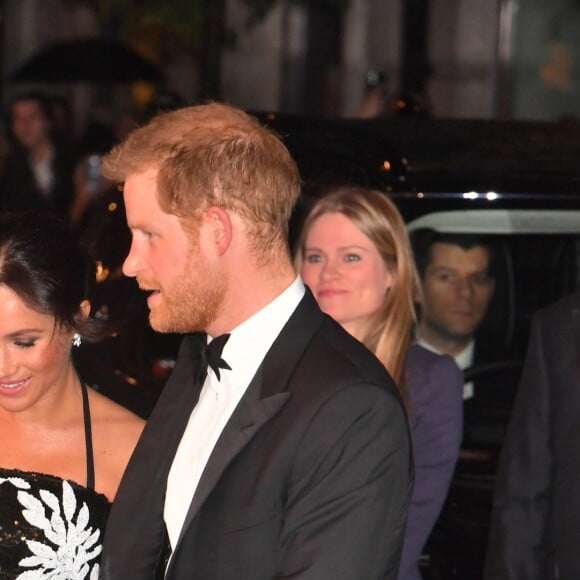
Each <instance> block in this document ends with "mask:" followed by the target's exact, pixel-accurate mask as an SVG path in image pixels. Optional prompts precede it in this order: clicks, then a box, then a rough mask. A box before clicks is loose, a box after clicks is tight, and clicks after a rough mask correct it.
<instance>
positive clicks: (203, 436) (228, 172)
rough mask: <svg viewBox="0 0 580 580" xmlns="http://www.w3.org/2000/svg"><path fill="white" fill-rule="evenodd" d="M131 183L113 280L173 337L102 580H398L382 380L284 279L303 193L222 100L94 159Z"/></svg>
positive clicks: (278, 155) (388, 388)
mask: <svg viewBox="0 0 580 580" xmlns="http://www.w3.org/2000/svg"><path fill="white" fill-rule="evenodd" d="M103 168H104V173H105V175H106V176H108V177H109V178H110V179H112V180H113V181H114V182H117V183H124V187H123V189H124V194H123V196H124V201H125V210H126V214H127V222H128V225H129V228H130V229H131V232H132V243H131V248H130V250H129V254H128V256H127V258H126V260H125V262H124V265H123V271H124V273H125V274H126V275H127V276H130V277H135V278H136V279H137V281H138V283H139V285H140V287H141V288H142V289H143V290H145V291H146V292H147V293H148V297H147V304H148V307H149V310H150V313H149V321H150V323H151V325H152V327H153V328H154V329H155V330H157V331H159V332H176V333H180V334H184V335H185V336H184V338H183V341H182V345H181V349H180V353H179V355H178V359H177V362H176V365H175V368H174V370H173V373H172V374H171V377H170V378H169V381H168V383H167V384H166V385H165V387H164V389H163V392H162V393H161V396H160V398H159V400H158V402H157V405H156V407H155V409H154V410H153V412H152V414H151V416H150V417H149V420H148V422H147V426H146V427H145V430H144V431H143V436H142V437H141V440H140V442H139V444H138V445H137V449H136V450H135V453H134V454H133V457H132V459H131V461H130V464H129V466H128V468H127V471H126V473H125V476H124V478H123V482H122V484H121V487H120V489H119V493H118V495H117V499H116V501H115V504H114V505H113V508H112V511H111V517H110V519H109V524H108V526H107V532H106V536H105V543H104V548H103V566H102V578H103V580H118V579H121V578H122V579H123V580H142V579H143V578H154V577H156V576H158V577H165V578H168V579H170V580H172V579H180V580H181V579H184V578H188V579H192V580H197V579H199V580H208V579H211V580H231V579H233V578H240V579H241V578H244V579H252V580H262V579H263V580H266V579H270V578H301V579H303V580H307V579H311V580H315V579H316V580H318V579H321V578H332V579H333V580H341V579H344V580H347V579H349V580H350V579H354V578H357V579H358V578H365V579H367V580H373V579H376V580H378V579H394V578H396V574H397V569H398V566H399V558H400V551H401V545H402V540H403V530H404V526H405V520H406V512H407V504H408V498H409V493H410V488H411V465H410V461H411V458H410V443H409V436H408V426H407V421H406V416H405V411H404V408H403V404H402V401H401V398H400V396H399V393H398V392H397V389H396V388H395V386H394V384H393V383H392V380H391V378H390V377H389V375H388V373H387V372H386V371H385V369H384V368H383V367H382V366H381V365H380V364H379V363H378V361H376V360H375V358H374V357H373V356H372V355H371V354H370V353H369V352H368V351H367V350H366V349H365V348H364V347H363V346H362V345H360V344H359V343H358V342H357V341H356V340H354V339H353V338H352V337H351V336H349V335H348V334H347V333H346V332H344V330H343V329H342V328H340V326H339V325H337V324H336V323H334V321H332V320H330V319H329V318H328V317H326V316H324V315H323V313H322V312H321V311H320V309H319V308H318V306H317V305H316V302H315V300H314V299H313V298H312V296H311V294H310V293H309V292H307V291H306V290H305V288H304V285H303V283H302V281H301V279H300V278H299V277H298V276H297V275H296V272H295V271H294V268H293V265H292V261H291V258H290V253H289V249H288V242H287V235H288V220H289V218H290V214H291V212H292V209H293V206H294V204H295V202H296V200H297V198H298V195H299V192H300V176H299V173H298V169H297V167H296V164H295V162H294V160H293V159H292V158H291V156H290V154H289V152H288V150H287V149H286V147H285V146H284V145H283V143H282V141H281V140H280V139H279V138H278V137H277V136H275V135H274V134H273V133H271V132H270V131H269V130H268V129H266V128H265V127H263V126H261V125H260V124H259V123H258V122H257V121H256V120H255V119H253V118H252V117H250V116H248V115H247V114H245V113H244V112H243V111H241V110H239V109H236V108H234V107H230V106H228V105H224V104H220V103H210V104H206V105H200V106H194V107H187V108H183V109H178V110H176V111H171V112H167V113H163V114H160V115H158V116H156V117H154V118H153V119H152V120H151V121H150V122H149V123H148V124H146V125H144V126H143V127H141V128H139V129H137V130H136V131H134V132H133V133H131V134H130V135H129V136H128V137H127V139H126V140H125V141H124V142H123V143H121V144H120V145H119V146H117V147H116V148H114V149H113V151H112V152H110V153H109V154H108V155H107V156H106V157H105V159H104V163H103Z"/></svg>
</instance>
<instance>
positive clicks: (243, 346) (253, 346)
mask: <svg viewBox="0 0 580 580" xmlns="http://www.w3.org/2000/svg"><path fill="white" fill-rule="evenodd" d="M304 292H305V287H304V283H303V282H302V279H301V278H300V276H297V277H296V279H295V280H294V282H292V284H290V286H288V288H286V289H285V290H284V291H283V292H282V293H281V294H280V295H278V296H277V297H276V298H274V300H272V302H270V303H269V304H267V305H266V306H264V308H262V309H261V310H259V311H258V312H256V313H255V314H254V315H253V316H251V317H250V318H248V319H247V320H245V321H244V322H242V323H241V324H240V325H239V326H237V327H236V328H234V329H233V330H232V331H231V332H230V338H229V340H228V342H227V343H226V344H225V346H224V350H223V353H222V357H223V359H224V360H225V361H227V363H228V364H229V365H230V366H231V367H232V370H224V371H220V372H223V373H226V376H230V377H233V378H234V380H235V382H236V383H237V384H240V385H245V386H247V385H248V384H249V382H250V380H251V379H252V377H253V376H254V374H255V373H256V371H257V370H258V367H259V366H260V364H261V362H262V360H263V359H264V357H265V356H266V354H267V352H268V350H270V347H271V346H272V344H273V343H274V341H275V340H276V338H277V337H278V335H279V334H280V332H281V330H282V328H283V327H284V325H285V324H286V322H287V321H288V319H289V318H290V316H291V315H292V313H293V312H294V310H295V309H296V307H297V306H298V304H299V302H300V300H302V297H303V296H304Z"/></svg>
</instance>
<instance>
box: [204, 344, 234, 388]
mask: <svg viewBox="0 0 580 580" xmlns="http://www.w3.org/2000/svg"><path fill="white" fill-rule="evenodd" d="M229 338H230V335H229V334H222V335H220V336H216V338H214V339H213V340H212V341H211V342H210V343H209V344H207V343H206V338H205V336H203V335H202V336H201V337H200V342H201V349H200V355H201V362H200V366H201V369H200V371H201V377H202V381H203V380H204V379H205V376H206V374H207V369H208V367H209V368H211V369H212V370H213V372H214V373H215V376H216V377H217V380H218V381H219V380H220V378H221V377H220V369H228V370H232V367H231V366H230V365H229V364H228V363H227V362H226V361H225V360H224V359H223V358H222V351H223V349H224V346H225V344H226V342H227V341H228V339H229Z"/></svg>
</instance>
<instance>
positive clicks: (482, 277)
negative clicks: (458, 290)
mask: <svg viewBox="0 0 580 580" xmlns="http://www.w3.org/2000/svg"><path fill="white" fill-rule="evenodd" d="M471 282H472V283H473V284H475V285H476V286H488V285H489V284H490V282H491V278H490V277H489V276H488V275H487V274H478V275H477V276H473V277H472V278H471Z"/></svg>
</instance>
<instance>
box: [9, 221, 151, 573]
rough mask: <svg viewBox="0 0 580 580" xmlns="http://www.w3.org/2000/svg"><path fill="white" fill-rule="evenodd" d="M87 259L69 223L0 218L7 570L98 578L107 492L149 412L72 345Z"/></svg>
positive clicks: (96, 329)
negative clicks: (85, 365)
mask: <svg viewBox="0 0 580 580" xmlns="http://www.w3.org/2000/svg"><path fill="white" fill-rule="evenodd" d="M90 277H91V270H90V268H89V261H88V259H87V258H86V256H85V254H84V252H83V251H82V250H81V248H80V246H79V245H78V244H77V240H76V237H75V235H74V234H73V233H72V231H70V230H69V228H68V226H67V225H66V224H65V223H64V222H61V221H60V220H59V219H57V218H55V217H51V216H49V215H41V214H5V215H2V216H1V217H0V439H1V440H2V442H3V444H2V446H1V447H0V576H2V578H21V579H24V578H33V577H34V578H41V577H42V578H48V577H51V578H71V579H73V578H74V579H79V580H81V579H85V578H90V579H91V580H92V579H95V580H96V579H97V578H98V575H99V564H98V562H99V555H100V552H101V542H102V536H103V532H104V527H105V524H106V521H107V517H108V513H109V508H110V502H111V501H112V500H113V499H114V497H115V494H116V491H117V487H118V485H119V482H120V480H121V477H122V475H123V472H124V470H125V466H126V465H127V462H128V460H129V457H130V455H131V453H132V452H133V448H134V447H135V444H136V442H137V439H138V438H139V435H140V433H141V430H142V428H143V421H142V420H141V419H140V418H138V417H137V416H136V415H133V414H132V413H130V412H129V411H127V410H126V409H124V408H123V407H121V406H119V405H117V404H116V403H113V402H112V401H110V400H109V399H107V398H106V397H104V396H103V395H100V394H99V393H97V392H95V391H93V390H92V389H89V388H87V386H86V385H84V384H83V383H82V382H81V381H80V380H79V377H78V375H77V373H76V371H75V369H74V367H73V364H72V361H71V349H72V347H73V346H78V345H79V344H80V343H81V341H83V340H85V341H88V342H90V341H95V340H98V339H100V338H103V337H104V336H105V335H106V334H108V331H107V329H106V328H104V326H103V323H102V321H99V320H98V319H93V318H91V317H90V316H89V311H90V304H89V302H88V301H87V299H86V296H87V288H88V282H89V280H90Z"/></svg>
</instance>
